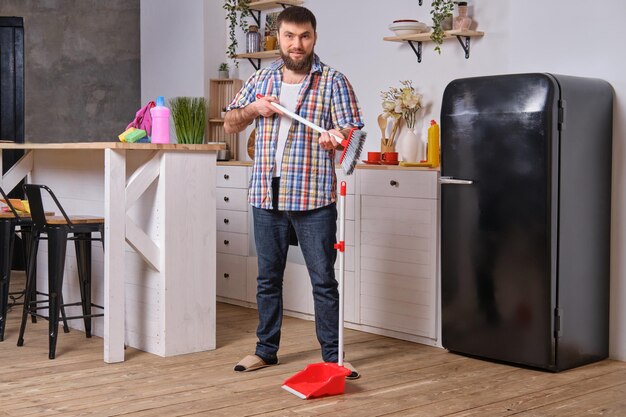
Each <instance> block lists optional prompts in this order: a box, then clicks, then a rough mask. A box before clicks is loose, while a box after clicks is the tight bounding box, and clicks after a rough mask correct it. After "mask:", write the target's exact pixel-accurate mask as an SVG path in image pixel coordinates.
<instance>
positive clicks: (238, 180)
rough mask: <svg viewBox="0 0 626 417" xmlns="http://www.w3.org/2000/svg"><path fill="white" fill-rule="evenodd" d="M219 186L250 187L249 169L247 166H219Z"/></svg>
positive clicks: (217, 183) (217, 182)
mask: <svg viewBox="0 0 626 417" xmlns="http://www.w3.org/2000/svg"><path fill="white" fill-rule="evenodd" d="M216 185H217V186H218V187H232V188H248V171H247V169H246V167H234V166H218V167H217V181H216Z"/></svg>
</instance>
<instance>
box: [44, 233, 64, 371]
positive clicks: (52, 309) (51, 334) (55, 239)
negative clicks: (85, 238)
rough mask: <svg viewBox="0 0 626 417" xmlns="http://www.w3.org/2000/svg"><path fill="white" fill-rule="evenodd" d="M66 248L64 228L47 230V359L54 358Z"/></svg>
mask: <svg viewBox="0 0 626 417" xmlns="http://www.w3.org/2000/svg"><path fill="white" fill-rule="evenodd" d="M66 248H67V231H66V230H65V229H64V228H50V230H48V293H49V297H50V298H49V299H50V303H49V305H48V306H49V308H48V320H49V323H48V342H49V344H48V358H49V359H54V358H55V356H56V346H57V334H58V330H59V311H60V310H61V301H60V297H59V295H60V294H61V292H62V290H63V271H64V270H65V252H66Z"/></svg>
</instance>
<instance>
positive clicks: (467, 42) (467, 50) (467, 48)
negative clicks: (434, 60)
mask: <svg viewBox="0 0 626 417" xmlns="http://www.w3.org/2000/svg"><path fill="white" fill-rule="evenodd" d="M455 36H456V38H457V39H458V41H459V43H460V44H461V47H462V48H463V50H464V51H465V59H469V56H470V37H469V36H461V35H455ZM461 38H465V43H463V40H462V39H461Z"/></svg>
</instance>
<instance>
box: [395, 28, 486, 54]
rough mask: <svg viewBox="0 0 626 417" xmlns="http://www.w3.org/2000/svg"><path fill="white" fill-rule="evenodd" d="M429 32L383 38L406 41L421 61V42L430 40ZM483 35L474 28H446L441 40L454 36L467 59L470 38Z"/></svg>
mask: <svg viewBox="0 0 626 417" xmlns="http://www.w3.org/2000/svg"><path fill="white" fill-rule="evenodd" d="M430 34H431V33H430V32H427V33H418V34H415V35H405V36H387V37H384V38H383V40H384V41H387V42H407V43H408V44H409V46H410V47H411V49H413V52H415V55H416V56H417V62H422V42H432V40H431V39H430ZM484 35H485V34H484V32H478V31H475V30H446V31H445V32H444V36H443V40H444V41H446V40H448V39H454V38H456V39H457V40H458V41H459V43H460V44H461V47H462V48H463V51H465V59H468V58H469V56H470V39H471V38H476V37H481V36H484ZM415 43H417V47H416V46H415Z"/></svg>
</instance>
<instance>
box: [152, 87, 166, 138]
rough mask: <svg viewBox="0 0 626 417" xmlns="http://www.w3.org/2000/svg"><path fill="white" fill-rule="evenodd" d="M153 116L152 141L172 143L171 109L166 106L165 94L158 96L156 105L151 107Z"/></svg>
mask: <svg viewBox="0 0 626 417" xmlns="http://www.w3.org/2000/svg"><path fill="white" fill-rule="evenodd" d="M150 115H151V116H152V137H151V138H150V139H151V140H150V142H152V143H170V109H168V108H167V107H165V99H164V98H163V96H159V97H157V102H156V106H155V107H153V108H151V109H150Z"/></svg>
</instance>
